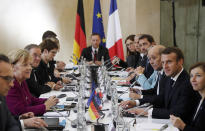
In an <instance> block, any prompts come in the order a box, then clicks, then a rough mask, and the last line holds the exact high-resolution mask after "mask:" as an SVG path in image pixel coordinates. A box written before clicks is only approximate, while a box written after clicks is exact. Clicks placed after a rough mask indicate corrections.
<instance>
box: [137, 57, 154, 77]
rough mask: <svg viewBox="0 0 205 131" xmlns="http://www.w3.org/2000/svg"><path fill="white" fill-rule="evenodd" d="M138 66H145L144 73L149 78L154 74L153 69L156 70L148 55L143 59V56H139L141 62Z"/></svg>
mask: <svg viewBox="0 0 205 131" xmlns="http://www.w3.org/2000/svg"><path fill="white" fill-rule="evenodd" d="M137 66H142V67H144V68H145V71H144V75H145V76H146V77H147V78H149V77H150V76H151V75H152V73H153V71H154V69H153V68H152V66H151V64H150V63H149V60H148V58H147V56H144V57H143V59H142V57H141V56H139V62H138V64H137Z"/></svg>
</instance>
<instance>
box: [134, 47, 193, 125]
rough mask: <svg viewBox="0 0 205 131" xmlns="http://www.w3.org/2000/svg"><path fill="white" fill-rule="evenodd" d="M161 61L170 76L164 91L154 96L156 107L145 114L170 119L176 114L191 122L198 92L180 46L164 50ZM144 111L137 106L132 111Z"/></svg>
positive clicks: (153, 102) (137, 112)
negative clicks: (191, 81)
mask: <svg viewBox="0 0 205 131" xmlns="http://www.w3.org/2000/svg"><path fill="white" fill-rule="evenodd" d="M161 61H162V65H163V70H164V72H165V74H166V76H167V77H168V78H167V79H166V80H165V81H164V82H165V85H164V86H165V87H164V88H165V89H164V93H162V94H161V95H158V96H155V97H154V99H153V101H152V104H153V105H154V108H151V109H150V110H148V112H145V113H144V114H145V115H150V116H152V117H153V118H160V119H168V118H169V115H170V114H174V115H175V116H178V117H181V118H182V120H184V121H186V122H187V123H189V122H190V120H191V117H192V114H193V112H194V110H193V109H194V108H193V107H195V106H196V105H197V99H196V98H197V92H195V91H193V89H192V87H191V84H190V81H189V75H188V73H187V72H186V71H185V70H184V69H183V61H184V57H183V53H182V52H181V50H180V49H178V48H175V47H168V48H166V49H165V50H164V51H163V52H162V55H161ZM143 111H144V110H143V109H139V108H137V109H134V110H131V111H130V112H132V113H133V112H134V113H136V114H139V113H142V112H143Z"/></svg>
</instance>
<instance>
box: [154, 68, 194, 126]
mask: <svg viewBox="0 0 205 131" xmlns="http://www.w3.org/2000/svg"><path fill="white" fill-rule="evenodd" d="M170 80H171V78H168V79H166V80H165V81H164V82H165V87H164V88H165V89H164V93H162V94H161V95H158V96H155V98H154V100H153V102H152V104H153V105H154V106H157V107H159V108H153V112H152V117H153V118H160V119H168V118H169V115H170V114H173V115H175V116H178V117H180V118H182V120H183V121H184V122H186V123H187V122H190V120H191V117H192V115H193V112H194V110H193V109H194V107H196V105H197V96H198V93H197V92H196V91H194V90H193V89H192V86H191V83H190V80H189V74H188V73H187V72H186V71H185V70H183V71H182V72H181V74H180V75H179V77H178V79H177V80H176V82H175V84H174V86H173V87H170Z"/></svg>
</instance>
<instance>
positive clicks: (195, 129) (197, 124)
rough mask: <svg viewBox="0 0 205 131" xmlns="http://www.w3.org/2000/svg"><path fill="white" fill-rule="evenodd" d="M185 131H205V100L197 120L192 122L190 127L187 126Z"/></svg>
mask: <svg viewBox="0 0 205 131" xmlns="http://www.w3.org/2000/svg"><path fill="white" fill-rule="evenodd" d="M198 103H199V102H198ZM196 109H197V107H196ZM183 131H205V100H204V101H203V103H202V104H201V107H200V109H199V111H198V113H197V115H196V118H195V119H194V120H193V121H192V122H191V124H190V125H188V124H187V125H186V126H185V128H184V130H183Z"/></svg>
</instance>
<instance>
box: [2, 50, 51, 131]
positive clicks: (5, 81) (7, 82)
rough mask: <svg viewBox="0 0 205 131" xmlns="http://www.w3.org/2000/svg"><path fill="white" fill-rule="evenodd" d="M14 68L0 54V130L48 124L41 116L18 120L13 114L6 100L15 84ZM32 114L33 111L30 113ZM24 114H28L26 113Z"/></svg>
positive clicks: (9, 130) (18, 130)
mask: <svg viewBox="0 0 205 131" xmlns="http://www.w3.org/2000/svg"><path fill="white" fill-rule="evenodd" d="M13 80H14V78H13V69H12V66H11V64H10V63H9V59H8V57H7V56H5V55H3V54H0V130H1V131H20V130H21V128H23V127H36V128H40V127H42V126H47V125H46V123H45V122H44V121H43V120H42V119H39V118H36V117H33V118H29V119H24V120H21V121H19V120H18V121H17V120H16V119H14V117H13V116H12V115H11V113H10V111H9V109H8V107H7V105H6V101H5V96H6V95H7V94H8V91H9V90H10V87H12V86H13ZM29 114H32V113H29ZM24 116H28V114H27V115H25V114H24Z"/></svg>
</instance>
